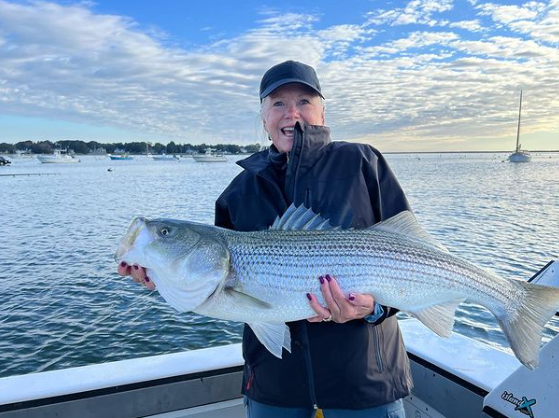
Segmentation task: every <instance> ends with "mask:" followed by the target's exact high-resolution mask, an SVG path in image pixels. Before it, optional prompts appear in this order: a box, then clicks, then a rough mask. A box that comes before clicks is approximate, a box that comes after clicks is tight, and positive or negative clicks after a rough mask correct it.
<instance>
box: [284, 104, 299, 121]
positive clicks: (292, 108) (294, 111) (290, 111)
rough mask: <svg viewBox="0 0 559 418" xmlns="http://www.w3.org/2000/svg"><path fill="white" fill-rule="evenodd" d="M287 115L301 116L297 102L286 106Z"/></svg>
mask: <svg viewBox="0 0 559 418" xmlns="http://www.w3.org/2000/svg"><path fill="white" fill-rule="evenodd" d="M286 107H287V108H286V113H287V116H289V117H292V118H297V117H298V116H299V109H298V108H297V105H296V104H295V103H290V104H288V105H287V106H286Z"/></svg>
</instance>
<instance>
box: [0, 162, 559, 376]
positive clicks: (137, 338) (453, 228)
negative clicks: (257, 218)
mask: <svg viewBox="0 0 559 418" xmlns="http://www.w3.org/2000/svg"><path fill="white" fill-rule="evenodd" d="M506 157H507V155H506V154H486V153H484V154H479V153H477V154H476V153H469V154H436V153H433V154H391V155H387V159H388V161H389V163H390V165H391V167H392V169H393V171H394V172H395V173H396V176H397V177H398V179H399V181H400V183H401V185H402V187H403V188H404V190H405V192H406V194H407V196H408V198H409V201H410V203H411V205H412V207H413V209H414V212H415V214H416V216H417V218H418V220H419V221H420V223H421V224H422V225H423V226H424V228H425V229H426V230H427V231H429V232H430V233H431V234H432V235H434V236H435V237H436V238H437V239H438V240H439V241H440V242H441V243H443V244H444V245H445V246H446V247H447V248H448V249H449V250H450V251H451V252H453V253H454V254H457V255H459V256H462V257H463V258H466V259H467V260H469V261H471V262H474V263H475V264H477V265H479V266H481V267H484V268H486V269H489V270H491V271H493V272H495V273H497V274H499V275H502V276H506V277H510V278H515V279H521V280H527V279H528V278H530V277H531V276H532V275H533V274H534V273H535V272H537V271H538V270H539V269H540V268H541V267H543V266H544V265H545V264H546V263H547V262H548V261H550V260H552V259H557V258H559V154H557V153H541V154H537V153H535V154H533V159H532V162H530V163H528V164H512V163H509V162H507V161H506ZM239 158H241V157H235V156H229V161H228V162H226V163H219V164H218V163H215V164H204V163H196V162H194V161H193V160H192V159H190V158H185V159H182V160H181V161H168V162H165V161H161V162H158V161H153V160H151V159H148V158H146V157H136V158H135V159H134V160H132V161H110V160H109V158H108V157H100V156H96V157H81V160H82V162H81V163H79V164H67V165H66V164H40V163H39V162H38V161H37V159H34V158H23V157H17V158H12V157H11V156H10V157H9V159H10V160H12V165H11V166H9V167H0V198H1V204H0V225H1V227H0V284H1V286H2V288H1V292H0V377H5V376H11V375H17V374H26V373H32V372H40V371H45V370H55V369H63V368H67V367H73V366H82V365H88V364H97V363H104V362H110V361H115V360H123V359H129V358H136V357H143V356H150V355H157V354H164V353H172V352H178V351H183V350H192V349H197V348H202V347H208V346H216V345H222V344H231V343H236V342H240V340H241V332H242V328H243V325H242V324H239V323H231V322H227V321H220V320H217V319H212V318H207V317H202V316H199V315H196V314H191V313H186V314H185V313H182V314H181V313H177V312H175V311H174V310H173V309H172V308H171V307H170V306H168V305H167V304H166V303H165V302H164V301H163V299H162V298H161V297H160V296H159V295H158V294H157V292H149V291H147V290H145V289H144V288H142V287H140V286H139V285H137V284H135V283H133V282H132V280H131V279H129V278H123V277H120V276H118V275H117V274H116V265H115V262H114V259H113V256H114V252H115V249H116V244H117V241H118V238H119V237H120V236H121V235H122V234H123V233H124V231H125V230H126V227H127V226H128V224H129V223H130V221H131V219H132V218H133V217H134V216H137V215H142V216H145V217H148V218H153V217H167V218H177V219H188V220H192V221H197V222H204V223H213V211H214V201H215V199H216V198H217V197H218V196H219V194H220V193H221V191H222V190H223V189H224V188H225V187H226V186H227V184H228V183H229V182H230V181H231V179H232V178H233V177H234V176H235V175H236V174H238V173H239V172H240V171H241V169H240V168H239V167H238V166H237V165H236V164H235V161H236V160H237V159H239ZM454 329H455V332H458V333H461V334H464V335H467V336H470V337H473V338H476V339H479V340H481V341H484V342H485V343H487V344H490V345H492V346H495V347H498V348H499V349H502V350H505V351H508V350H509V348H508V344H507V342H506V341H505V339H504V336H503V333H502V332H501V330H500V329H499V327H498V325H497V323H496V321H495V320H494V318H493V316H492V315H491V314H490V313H489V312H488V311H486V310H485V309H483V308H481V307H479V306H475V305H470V304H467V303H464V304H462V305H461V306H460V308H459V311H458V314H457V321H456V324H455V328H454ZM558 332H559V321H558V320H557V318H555V319H553V320H552V321H550V322H549V323H548V325H547V327H546V330H545V336H544V340H549V339H550V338H551V337H552V336H553V335H555V334H556V333H558Z"/></svg>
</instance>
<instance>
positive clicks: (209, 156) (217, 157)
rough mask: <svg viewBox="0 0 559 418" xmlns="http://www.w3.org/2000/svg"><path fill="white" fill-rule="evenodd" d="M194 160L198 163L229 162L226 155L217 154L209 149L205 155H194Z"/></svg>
mask: <svg viewBox="0 0 559 418" xmlns="http://www.w3.org/2000/svg"><path fill="white" fill-rule="evenodd" d="M192 158H194V161H196V162H197V163H224V162H226V161H227V157H226V156H225V155H223V154H220V153H216V152H215V150H214V149H212V148H207V149H206V152H205V153H204V154H194V155H193V156H192Z"/></svg>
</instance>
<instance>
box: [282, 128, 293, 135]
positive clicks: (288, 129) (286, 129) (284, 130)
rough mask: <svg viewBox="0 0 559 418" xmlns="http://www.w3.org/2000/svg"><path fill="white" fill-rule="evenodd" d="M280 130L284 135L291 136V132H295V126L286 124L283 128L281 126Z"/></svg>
mask: <svg viewBox="0 0 559 418" xmlns="http://www.w3.org/2000/svg"><path fill="white" fill-rule="evenodd" d="M281 132H282V134H284V135H285V136H293V134H294V132H295V127H294V126H286V127H285V128H281Z"/></svg>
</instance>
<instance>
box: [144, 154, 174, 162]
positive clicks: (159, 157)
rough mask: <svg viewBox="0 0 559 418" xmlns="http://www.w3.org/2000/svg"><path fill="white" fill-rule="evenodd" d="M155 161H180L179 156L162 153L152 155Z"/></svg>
mask: <svg viewBox="0 0 559 418" xmlns="http://www.w3.org/2000/svg"><path fill="white" fill-rule="evenodd" d="M150 157H151V158H152V159H153V160H154V161H178V158H177V157H175V156H174V155H167V154H160V155H150Z"/></svg>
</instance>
